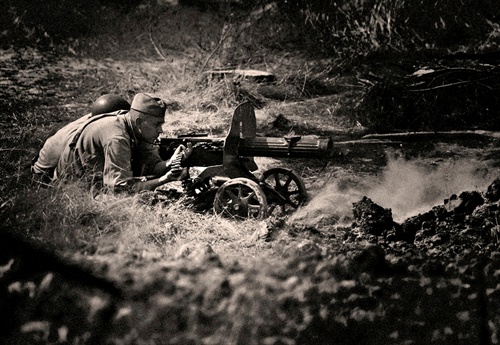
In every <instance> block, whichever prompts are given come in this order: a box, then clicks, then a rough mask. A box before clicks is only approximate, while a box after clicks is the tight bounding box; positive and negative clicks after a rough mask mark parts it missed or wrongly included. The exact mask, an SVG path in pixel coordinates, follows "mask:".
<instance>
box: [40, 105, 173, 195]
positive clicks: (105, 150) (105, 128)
mask: <svg viewBox="0 0 500 345" xmlns="http://www.w3.org/2000/svg"><path fill="white" fill-rule="evenodd" d="M98 117H99V118H97V119H93V120H92V118H91V117H90V115H86V116H84V117H82V118H80V119H78V120H76V121H74V122H72V123H70V124H68V125H66V126H65V127H63V128H62V129H61V130H59V131H58V132H57V133H56V134H55V135H54V136H52V137H50V138H49V139H48V140H47V141H46V143H45V145H44V146H43V148H42V149H41V151H40V153H39V157H38V159H37V161H36V162H35V163H34V165H33V172H34V173H36V174H47V175H49V176H51V177H52V178H54V179H61V178H68V177H85V178H87V179H88V180H89V181H93V183H94V182H96V183H102V184H103V185H104V186H105V187H107V188H109V189H111V190H114V191H120V190H122V189H124V188H127V187H129V186H130V185H131V184H133V181H134V180H136V179H137V178H145V177H146V176H148V175H152V176H161V175H163V174H165V173H166V171H167V168H166V164H165V162H164V161H163V160H162V159H161V158H160V156H159V153H158V149H157V148H156V147H155V146H154V145H152V144H150V143H145V142H140V141H138V140H137V138H136V137H135V135H134V131H133V129H132V125H131V123H130V117H129V115H128V113H127V112H124V111H118V112H115V113H110V114H103V115H99V116H98ZM75 136H77V138H75Z"/></svg>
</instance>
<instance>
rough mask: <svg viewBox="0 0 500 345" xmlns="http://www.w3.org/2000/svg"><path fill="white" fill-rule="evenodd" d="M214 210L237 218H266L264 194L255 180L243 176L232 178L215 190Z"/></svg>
mask: <svg viewBox="0 0 500 345" xmlns="http://www.w3.org/2000/svg"><path fill="white" fill-rule="evenodd" d="M214 211H215V213H216V214H220V215H224V216H228V217H234V218H238V219H246V218H266V217H267V199H266V195H265V194H264V192H263V191H262V188H260V186H259V185H258V184H257V183H256V182H254V181H252V180H250V179H247V178H244V177H238V178H234V179H231V180H229V181H226V182H224V183H223V184H222V186H220V187H219V189H218V190H217V193H216V194H215V200H214Z"/></svg>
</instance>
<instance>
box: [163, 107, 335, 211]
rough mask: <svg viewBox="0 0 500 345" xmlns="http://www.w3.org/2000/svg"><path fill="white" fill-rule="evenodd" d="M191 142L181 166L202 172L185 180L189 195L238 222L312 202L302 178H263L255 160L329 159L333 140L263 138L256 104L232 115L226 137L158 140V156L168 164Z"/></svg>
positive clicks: (272, 174)
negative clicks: (257, 133) (260, 158)
mask: <svg viewBox="0 0 500 345" xmlns="http://www.w3.org/2000/svg"><path fill="white" fill-rule="evenodd" d="M188 142H190V143H192V145H193V151H192V153H191V155H190V156H189V157H188V158H187V159H185V160H184V161H182V162H177V165H178V166H177V167H175V166H173V167H172V168H173V169H175V168H182V167H204V168H205V169H204V170H203V171H202V172H201V173H200V174H199V175H198V176H197V177H195V178H188V179H186V180H185V181H184V189H185V191H186V193H187V194H189V195H191V196H194V197H195V198H199V199H203V200H204V203H206V202H207V200H208V202H209V203H212V204H213V210H214V211H215V213H216V214H222V215H226V216H230V217H236V218H248V217H251V218H265V217H267V216H268V215H269V214H271V213H272V212H273V211H274V210H275V209H276V208H277V207H278V208H279V209H281V212H282V213H284V214H287V213H290V212H292V211H293V210H295V209H297V208H298V207H300V206H301V205H303V204H305V203H306V202H307V200H308V195H307V191H306V188H305V185H304V182H303V181H302V179H301V178H300V177H299V176H298V175H297V174H296V173H295V172H293V171H292V170H289V169H285V168H272V169H269V170H267V171H265V172H264V173H263V174H262V175H261V176H260V177H257V176H255V175H254V174H253V173H252V172H254V171H256V170H257V169H258V167H257V165H256V163H255V161H254V157H278V158H280V157H281V158H328V157H330V155H331V154H332V148H333V142H332V140H331V138H325V137H321V138H302V137H300V136H295V137H283V138H274V137H259V136H257V135H256V119H255V112H254V108H253V105H252V104H251V103H249V102H246V103H242V104H240V105H239V106H238V107H237V108H236V109H235V111H234V114H233V118H232V121H231V126H230V128H229V131H228V133H227V135H226V137H225V138H212V137H209V136H208V135H207V134H189V135H183V136H179V137H175V138H167V137H161V138H160V156H161V157H162V159H164V160H167V159H169V158H170V157H171V156H172V154H173V153H174V151H175V149H176V148H177V147H178V146H179V145H180V144H186V143H188Z"/></svg>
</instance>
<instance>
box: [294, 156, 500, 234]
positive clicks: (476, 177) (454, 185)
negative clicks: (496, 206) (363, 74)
mask: <svg viewBox="0 0 500 345" xmlns="http://www.w3.org/2000/svg"><path fill="white" fill-rule="evenodd" d="M497 176H498V169H497V170H492V169H490V168H488V166H487V165H486V164H485V163H484V162H479V161H474V160H471V159H450V160H438V161H435V162H429V161H425V160H420V159H417V160H411V161H409V160H406V159H404V158H400V157H393V156H390V157H388V163H387V166H386V167H385V169H384V170H383V171H382V172H381V173H380V174H379V175H377V176H372V177H369V178H366V179H365V180H364V181H362V182H359V183H356V184H355V185H354V186H353V185H352V183H351V185H350V186H347V187H346V186H343V185H345V183H343V181H338V180H335V181H326V182H325V184H324V186H322V187H321V188H320V189H319V190H317V191H312V192H311V193H310V194H311V200H310V202H309V203H308V204H307V205H306V206H304V207H303V208H301V209H299V210H298V211H297V212H296V213H295V214H294V215H292V217H291V218H290V220H289V221H290V222H299V223H303V224H307V225H329V224H338V225H342V224H343V223H347V222H350V221H352V203H353V202H357V201H359V200H361V198H362V197H363V196H367V197H369V198H370V199H372V200H373V201H374V202H375V203H377V204H378V205H380V206H382V207H384V208H390V209H391V210H392V215H393V219H394V220H395V221H396V222H402V221H404V220H405V219H406V218H408V217H411V216H413V215H417V214H419V213H422V212H425V211H428V210H429V209H431V208H432V207H433V206H435V205H439V204H442V203H443V201H444V199H447V198H449V197H450V196H451V195H452V194H459V193H461V192H462V191H471V190H477V191H485V190H486V188H487V186H488V185H489V184H490V183H491V182H493V180H494V179H495V177H497Z"/></svg>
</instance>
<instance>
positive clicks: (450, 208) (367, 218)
mask: <svg viewBox="0 0 500 345" xmlns="http://www.w3.org/2000/svg"><path fill="white" fill-rule="evenodd" d="M499 201H500V179H496V180H495V181H494V182H493V183H492V184H491V185H490V186H489V187H488V188H487V190H486V191H485V192H484V193H481V192H479V191H465V192H462V193H460V194H459V195H456V194H453V195H451V196H450V197H449V198H448V199H445V200H444V203H443V204H442V205H438V206H434V207H433V208H432V209H431V210H429V211H427V212H425V213H421V214H418V215H416V216H413V217H410V218H408V219H406V220H405V221H404V222H402V223H401V224H399V223H396V222H395V221H394V220H393V218H392V212H391V210H390V209H387V208H383V207H382V206H380V205H377V204H376V203H374V202H373V201H372V200H371V199H370V198H368V197H363V199H362V200H360V201H358V202H355V203H354V204H353V215H354V223H353V224H352V227H353V228H357V229H358V230H359V231H361V232H363V233H364V234H366V235H368V237H369V238H370V236H371V239H372V240H373V241H377V242H379V243H380V244H382V245H383V246H385V247H389V248H395V247H397V246H398V243H399V245H401V246H404V245H405V244H411V245H413V246H415V247H416V248H426V249H428V251H429V252H430V253H435V254H439V255H449V254H453V253H454V254H458V253H463V251H464V250H470V249H473V248H476V249H483V248H486V247H488V246H491V245H496V244H497V243H498V241H499V240H500V202H499ZM375 237H377V238H376V239H375ZM402 242H403V243H402Z"/></svg>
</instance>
